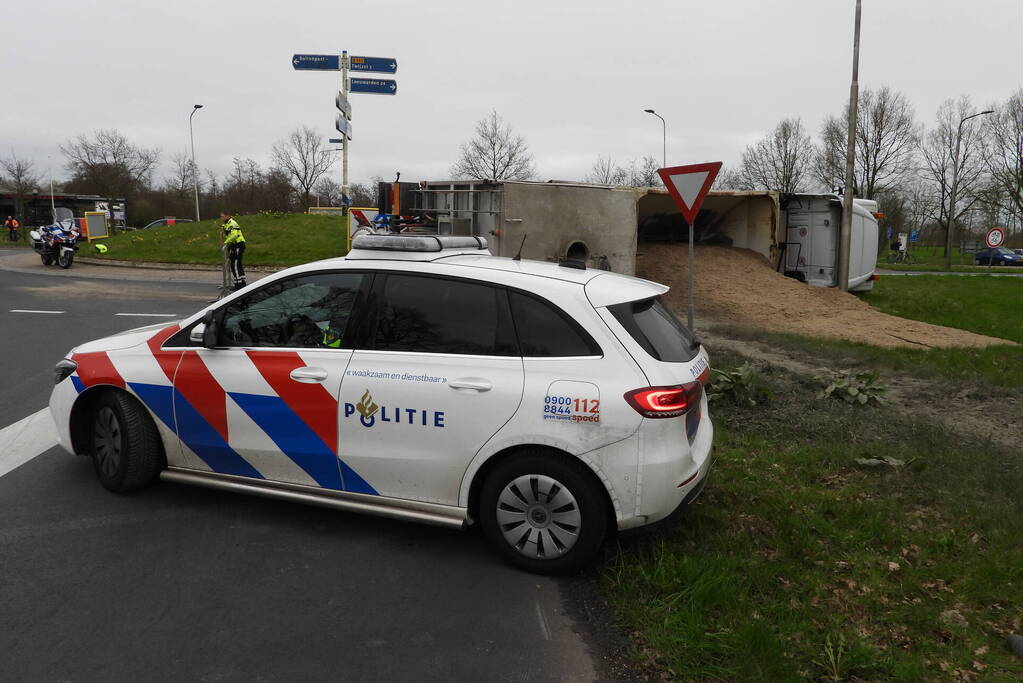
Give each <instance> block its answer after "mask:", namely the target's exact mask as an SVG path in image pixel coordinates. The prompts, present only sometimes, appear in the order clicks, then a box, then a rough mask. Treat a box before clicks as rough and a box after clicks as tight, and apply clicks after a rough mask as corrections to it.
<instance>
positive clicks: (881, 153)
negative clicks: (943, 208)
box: [814, 86, 920, 199]
mask: <svg viewBox="0 0 1023 683" xmlns="http://www.w3.org/2000/svg"><path fill="white" fill-rule="evenodd" d="M848 113H849V107H848V105H847V106H846V110H845V114H844V115H843V117H842V118H839V117H837V116H829V117H828V118H827V119H825V121H824V125H823V126H822V127H821V145H820V148H819V150H818V153H817V155H816V158H815V160H814V172H815V174H816V176H817V180H818V181H819V182H820V184H821V185H823V186H825V187H827V188H828V189H832V188H835V187H841V186H842V185H844V184H845V153H846V145H847V139H846V135H847V129H848V128H847V127H848V123H847V122H848ZM919 135H920V134H919V128H918V126H917V124H916V122H915V120H914V112H913V107H912V105H910V103H909V100H908V99H907V98H906V96H905V95H903V94H902V93H900V92H898V91H897V90H892V89H891V88H889V87H888V86H882V87H881V88H878V89H877V90H873V89H870V88H867V89H865V90H863V91H862V92H861V93H860V101H859V115H858V117H857V120H856V172H855V186H854V187H853V192H854V193H855V194H856V195H857V196H859V197H864V198H866V199H876V198H877V197H878V196H879V195H881V194H883V193H884V192H886V191H887V190H890V189H892V188H894V187H896V186H897V185H898V183H899V182H900V181H901V180H902V178H903V177H904V176H905V175H906V173H907V172H908V171H909V170H910V169H912V168H913V167H914V165H915V161H916V160H915V155H916V149H917V146H918V144H919Z"/></svg>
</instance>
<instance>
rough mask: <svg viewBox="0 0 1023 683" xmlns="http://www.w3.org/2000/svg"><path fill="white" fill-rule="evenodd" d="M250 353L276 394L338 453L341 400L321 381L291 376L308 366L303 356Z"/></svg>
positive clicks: (287, 352)
mask: <svg viewBox="0 0 1023 683" xmlns="http://www.w3.org/2000/svg"><path fill="white" fill-rule="evenodd" d="M246 353H247V354H248V355H249V358H251V359H252V363H253V364H254V365H255V366H256V368H257V369H258V370H259V373H260V374H261V375H263V379H265V380H266V381H267V383H268V384H269V385H270V386H271V387H272V388H273V390H274V393H276V394H277V395H278V396H279V397H280V398H281V400H283V401H284V402H285V403H286V404H287V405H288V407H289V408H291V409H292V410H293V411H295V414H296V415H298V417H299V418H300V419H301V420H302V421H303V422H305V423H306V425H308V427H309V428H310V429H311V430H313V431H314V432H316V435H317V436H319V437H320V439H322V440H323V443H325V444H326V445H327V447H328V448H330V450H332V451H334V452H335V453H336V452H337V399H335V398H334V397H333V396H332V395H331V394H330V392H329V391H327V390H326V389H325V388H323V386H322V385H320V384H301V383H299V382H296V381H294V380H293V379H291V376H290V375H291V371H292V370H294V369H296V368H302V367H305V366H306V362H305V361H304V360H302V357H301V356H299V355H298V354H297V353H294V352H292V351H246Z"/></svg>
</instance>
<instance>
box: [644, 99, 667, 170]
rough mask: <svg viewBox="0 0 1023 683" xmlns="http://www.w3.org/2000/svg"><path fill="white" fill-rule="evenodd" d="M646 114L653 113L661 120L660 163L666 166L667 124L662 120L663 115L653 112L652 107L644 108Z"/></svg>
mask: <svg viewBox="0 0 1023 683" xmlns="http://www.w3.org/2000/svg"><path fill="white" fill-rule="evenodd" d="M643 111H645V112H646V113H647V114H653V115H654V116H656V117H657V118H659V119H660V120H661V165H662V166H663V167H664V168H667V167H668V124H667V123H665V122H664V117H663V116H661V115H660V114H658V113H657V112H655V111H654V110H653V109H644V110H643Z"/></svg>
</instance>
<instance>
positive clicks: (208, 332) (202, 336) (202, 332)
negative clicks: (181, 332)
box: [188, 311, 217, 349]
mask: <svg viewBox="0 0 1023 683" xmlns="http://www.w3.org/2000/svg"><path fill="white" fill-rule="evenodd" d="M188 340H189V341H190V342H192V343H194V344H202V345H203V346H204V347H206V348H207V349H212V348H214V347H215V346H216V345H217V320H216V317H215V315H214V312H213V311H206V312H205V313H204V314H203V316H202V322H201V323H199V324H198V325H196V326H195V327H193V328H192V331H191V332H189V334H188Z"/></svg>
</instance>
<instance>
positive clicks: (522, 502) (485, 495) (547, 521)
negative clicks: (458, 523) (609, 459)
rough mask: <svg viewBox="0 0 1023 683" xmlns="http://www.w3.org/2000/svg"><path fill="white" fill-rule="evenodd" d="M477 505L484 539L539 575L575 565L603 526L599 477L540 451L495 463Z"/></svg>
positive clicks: (589, 554) (591, 551) (596, 544)
mask: <svg viewBox="0 0 1023 683" xmlns="http://www.w3.org/2000/svg"><path fill="white" fill-rule="evenodd" d="M479 510H480V523H481V525H482V527H483V531H484V534H485V535H486V536H487V538H488V540H489V541H490V542H491V543H492V544H494V545H495V546H496V547H497V548H498V550H500V551H501V553H502V554H503V555H504V556H505V557H506V558H507V559H508V560H509V561H510V562H511V563H512V564H514V565H516V566H518V567H520V568H522V569H526V570H528V571H532V572H538V573H543V574H564V573H569V572H574V571H578V570H579V569H581V568H582V567H583V566H585V565H586V564H587V563H588V562H590V561H591V560H592V559H593V557H594V556H595V555H596V554H597V552H598V551H599V550H600V546H601V545H602V544H603V542H604V536H605V534H606V531H607V523H608V517H607V502H606V500H605V494H604V492H603V490H602V489H601V487H600V484H599V482H596V481H595V477H593V476H592V474H590V473H589V472H588V471H587V470H586V469H585V466H584V465H583V464H582V463H578V462H576V461H573V460H570V459H569V457H568V456H559V455H556V454H553V453H548V452H543V451H536V452H530V453H528V454H521V455H519V456H516V457H513V458H512V459H510V460H507V461H505V462H503V463H501V464H499V465H498V466H497V468H495V470H494V471H493V472H491V473H490V475H489V476H488V477H487V479H486V481H485V482H484V484H483V490H482V492H481V496H480V508H479Z"/></svg>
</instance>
